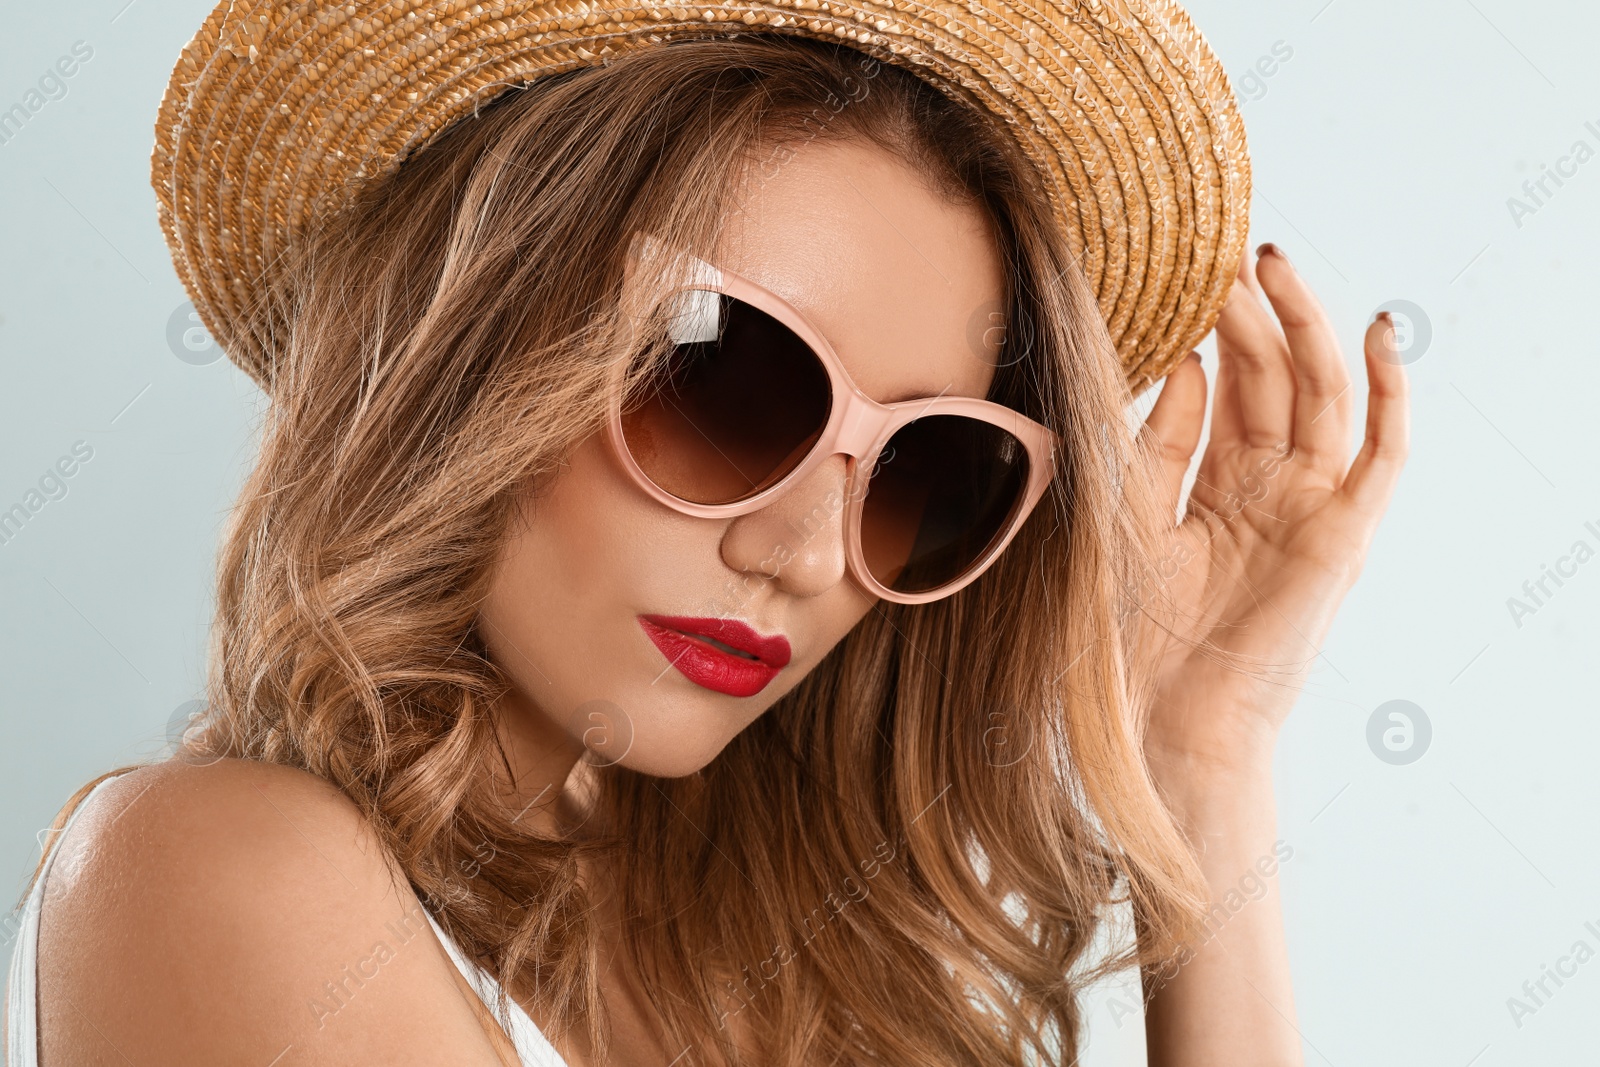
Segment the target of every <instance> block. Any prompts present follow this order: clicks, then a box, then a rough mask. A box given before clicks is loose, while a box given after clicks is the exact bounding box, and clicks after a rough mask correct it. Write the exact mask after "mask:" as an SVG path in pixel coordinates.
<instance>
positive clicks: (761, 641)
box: [639, 615, 790, 670]
mask: <svg viewBox="0 0 1600 1067" xmlns="http://www.w3.org/2000/svg"><path fill="white" fill-rule="evenodd" d="M639 618H641V619H643V620H644V621H645V622H648V623H653V624H654V625H656V626H662V627H665V628H666V629H668V630H676V631H678V632H679V633H685V634H693V635H695V636H697V637H709V638H711V639H712V640H714V641H721V642H722V643H723V644H725V645H727V646H728V647H729V648H736V649H738V650H739V651H740V652H748V653H749V654H750V655H752V656H754V657H755V658H756V659H757V660H759V661H760V662H761V663H763V664H765V665H766V666H768V667H771V668H772V669H773V670H782V669H783V668H784V667H787V666H788V665H789V656H790V651H789V640H788V638H786V637H784V636H783V635H782V634H774V635H773V636H772V637H762V636H761V635H760V634H758V633H756V632H755V631H754V630H752V629H751V628H750V627H749V626H747V625H745V624H744V623H742V622H740V621H739V620H738V619H698V618H692V617H690V616H688V615H641V616H639Z"/></svg>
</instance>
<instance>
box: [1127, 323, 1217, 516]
mask: <svg viewBox="0 0 1600 1067" xmlns="http://www.w3.org/2000/svg"><path fill="white" fill-rule="evenodd" d="M1205 415H1206V372H1205V370H1204V369H1203V368H1202V367H1201V366H1200V353H1198V352H1191V353H1189V355H1188V356H1187V357H1185V358H1184V360H1183V362H1181V363H1179V364H1178V366H1177V367H1176V368H1175V369H1174V370H1173V371H1172V373H1171V374H1169V375H1167V379H1166V382H1165V384H1163V385H1162V387H1161V395H1160V396H1158V397H1156V402H1155V406H1153V407H1152V408H1151V409H1150V414H1149V416H1147V417H1146V418H1145V420H1144V427H1143V429H1142V431H1141V433H1142V434H1143V435H1144V436H1145V437H1146V440H1147V441H1148V443H1149V444H1150V446H1151V447H1152V448H1153V449H1154V451H1155V455H1156V459H1157V461H1158V463H1159V464H1160V478H1161V483H1162V485H1163V486H1164V487H1165V489H1166V493H1167V499H1168V500H1169V501H1170V502H1171V505H1172V509H1173V511H1174V513H1175V512H1176V511H1177V507H1178V498H1179V495H1180V494H1181V493H1182V492H1183V478H1184V475H1185V474H1187V473H1188V472H1189V461H1190V460H1191V459H1193V458H1194V450H1195V449H1196V448H1197V447H1199V445H1200V429H1201V427H1202V426H1203V425H1204V423H1205Z"/></svg>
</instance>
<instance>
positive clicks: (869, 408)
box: [828, 392, 888, 460]
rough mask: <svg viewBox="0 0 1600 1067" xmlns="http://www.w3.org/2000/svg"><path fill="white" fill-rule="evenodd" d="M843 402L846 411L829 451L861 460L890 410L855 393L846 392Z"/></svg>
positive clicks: (881, 427)
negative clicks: (887, 410)
mask: <svg viewBox="0 0 1600 1067" xmlns="http://www.w3.org/2000/svg"><path fill="white" fill-rule="evenodd" d="M843 403H844V413H843V415H842V416H841V417H840V419H839V428H838V430H837V431H836V434H835V438H834V444H833V447H832V448H830V449H829V450H828V451H829V452H843V453H844V454H845V455H847V456H850V457H851V458H852V459H857V460H859V459H860V458H861V457H862V456H864V455H865V454H866V451H867V449H869V448H871V447H872V443H873V441H875V440H876V439H877V437H878V434H879V432H880V431H881V430H882V429H883V424H884V421H885V420H886V419H887V417H888V412H886V411H885V410H884V409H883V408H880V407H879V406H878V405H876V404H874V403H872V402H871V401H870V400H868V399H866V398H864V397H860V396H856V395H854V394H853V393H848V392H847V393H845V394H844V398H843Z"/></svg>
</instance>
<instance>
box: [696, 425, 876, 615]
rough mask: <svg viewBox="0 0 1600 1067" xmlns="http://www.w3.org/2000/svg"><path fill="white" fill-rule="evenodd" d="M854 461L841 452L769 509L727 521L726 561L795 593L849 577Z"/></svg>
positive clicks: (812, 591) (806, 592)
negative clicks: (847, 524) (847, 536)
mask: <svg viewBox="0 0 1600 1067" xmlns="http://www.w3.org/2000/svg"><path fill="white" fill-rule="evenodd" d="M850 462H851V461H850V459H849V457H847V456H845V455H844V454H843V453H842V452H841V453H837V454H835V455H832V456H830V457H828V459H827V460H825V461H824V462H822V463H820V464H818V465H817V467H816V468H815V469H813V470H812V471H810V472H809V473H808V474H807V475H806V476H805V477H804V478H802V479H801V480H800V481H799V482H797V483H796V484H794V485H792V486H790V487H789V488H788V489H787V490H785V491H784V492H783V493H782V494H780V495H779V496H778V497H777V498H776V499H774V500H773V501H772V502H771V503H770V504H768V505H767V506H766V507H764V508H761V509H759V510H757V511H752V512H750V513H749V514H748V515H740V516H739V517H738V518H736V519H734V520H732V521H731V522H730V523H728V528H727V530H726V531H725V532H724V533H723V536H722V559H723V562H725V563H726V564H727V565H728V566H730V567H732V568H733V569H734V570H736V571H741V572H745V573H747V574H750V575H753V576H757V577H759V578H765V579H767V580H770V581H772V582H775V583H776V584H777V585H778V587H779V588H780V589H782V590H783V591H784V592H786V593H790V594H792V595H794V596H805V597H810V596H817V595H818V594H820V593H825V592H827V591H828V590H829V589H832V588H833V587H834V586H835V585H837V584H838V583H839V581H840V580H841V579H843V578H844V575H845V567H846V563H845V547H844V512H845V503H846V491H847V489H848V484H849V472H850V466H849V464H850Z"/></svg>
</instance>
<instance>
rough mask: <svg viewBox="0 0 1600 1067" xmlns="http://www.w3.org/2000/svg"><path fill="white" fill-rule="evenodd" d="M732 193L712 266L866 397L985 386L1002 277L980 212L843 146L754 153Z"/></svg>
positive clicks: (883, 160) (959, 392)
mask: <svg viewBox="0 0 1600 1067" xmlns="http://www.w3.org/2000/svg"><path fill="white" fill-rule="evenodd" d="M731 201H732V202H731V205H730V209H729V215H728V220H727V225H726V228H725V230H724V233H723V238H722V243H721V246H720V247H719V249H718V254H717V261H718V262H719V263H720V264H721V265H722V266H724V267H725V268H727V269H728V270H730V271H733V272H734V273H736V274H740V275H742V276H744V277H745V278H748V279H749V280H751V281H753V282H755V283H756V284H757V285H760V286H762V287H763V288H765V289H769V290H771V291H772V292H774V293H776V294H778V295H779V296H781V297H783V298H784V299H785V300H787V301H788V302H789V303H791V304H793V305H794V306H795V307H796V308H798V309H799V310H800V312H801V313H802V314H803V315H805V317H806V318H807V319H809V320H810V321H811V323H812V324H813V325H814V326H816V328H817V329H818V330H820V331H821V332H822V335H823V336H824V337H826V338H827V339H828V342H829V343H830V344H831V345H832V346H833V347H834V349H835V351H837V352H838V354H839V358H840V361H841V362H842V363H843V364H844V366H845V369H846V370H847V371H848V372H849V374H850V376H851V378H853V379H854V380H855V382H856V384H857V385H858V386H860V387H861V389H862V391H863V392H865V393H866V394H867V395H868V396H870V397H872V398H873V399H874V400H877V401H878V402H879V403H889V402H891V401H894V400H903V399H909V398H911V397H923V396H937V395H940V394H941V393H942V394H944V395H946V396H973V397H983V396H984V395H985V394H986V393H987V392H988V389H989V384H990V382H991V381H992V379H993V376H994V363H995V360H996V358H997V352H998V347H997V343H996V341H997V337H998V334H997V331H995V330H993V329H991V328H990V327H992V326H993V325H994V323H995V322H997V321H998V319H996V318H995V317H994V316H995V315H996V313H997V312H998V309H999V308H1000V306H1001V303H1000V302H1001V299H1002V296H1003V294H1004V292H1005V283H1004V276H1003V273H1002V267H1001V263H1000V256H999V251H998V249H997V247H996V245H995V242H994V235H993V231H992V227H991V226H990V224H989V222H988V219H987V217H986V216H985V215H984V213H983V211H982V210H981V209H980V208H978V207H975V206H967V205H957V204H953V203H951V202H949V201H948V200H946V199H945V198H944V197H943V196H942V195H940V194H939V193H937V192H935V191H934V190H932V189H929V188H928V187H926V186H925V185H924V184H923V181H922V179H921V178H919V177H918V176H917V174H916V173H915V172H913V171H912V170H910V169H909V168H908V167H907V165H906V164H904V163H902V162H901V161H900V160H899V159H898V157H896V156H893V155H891V154H889V153H888V152H886V151H884V150H883V149H880V148H878V147H876V146H873V145H870V144H867V143H864V142H860V141H855V140H852V141H843V142H818V141H811V142H808V143H805V144H801V145H798V146H794V147H792V148H791V149H789V150H780V151H779V152H777V153H776V154H775V155H772V156H770V157H768V156H767V155H766V154H765V153H763V155H761V156H759V157H757V158H756V159H755V160H753V161H752V162H751V164H750V167H749V169H748V171H747V175H746V179H745V182H744V184H743V186H742V188H741V189H740V190H739V192H738V193H737V194H736V195H734V196H733V197H732V198H731Z"/></svg>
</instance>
